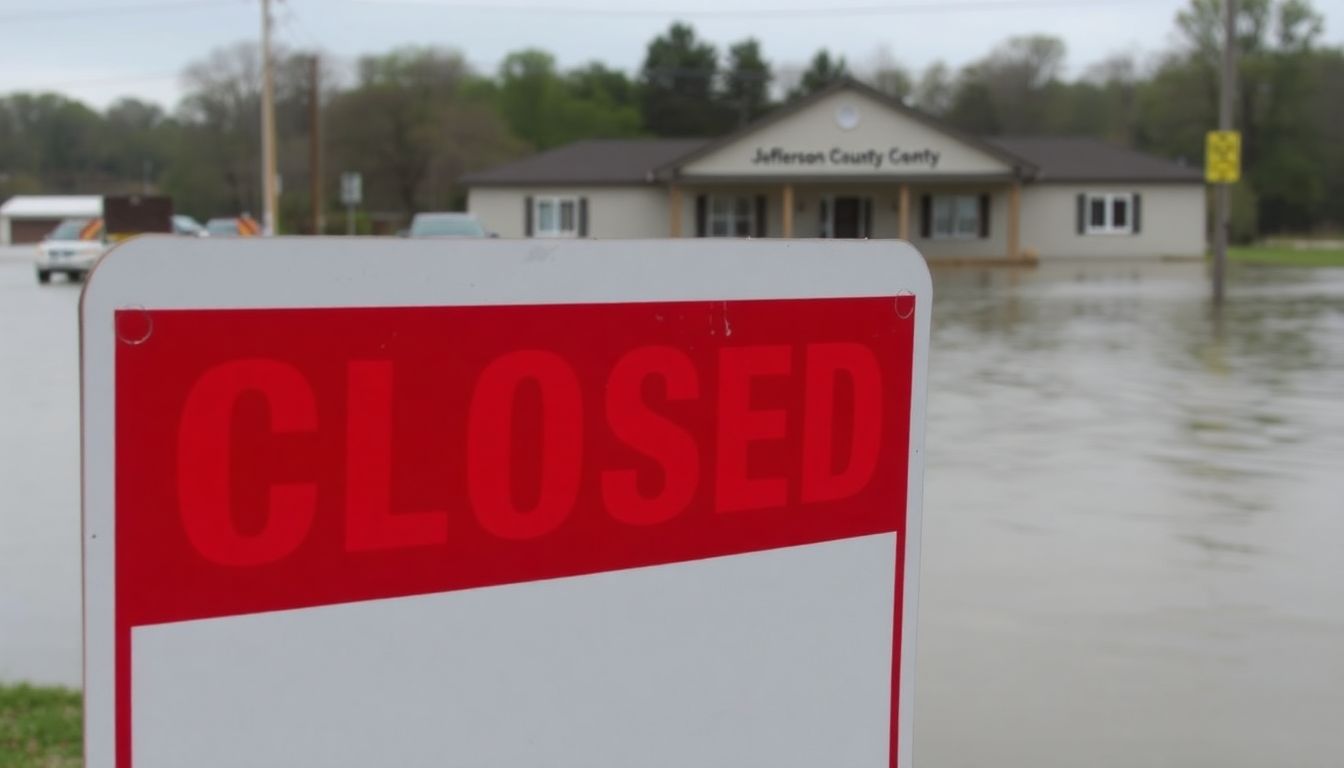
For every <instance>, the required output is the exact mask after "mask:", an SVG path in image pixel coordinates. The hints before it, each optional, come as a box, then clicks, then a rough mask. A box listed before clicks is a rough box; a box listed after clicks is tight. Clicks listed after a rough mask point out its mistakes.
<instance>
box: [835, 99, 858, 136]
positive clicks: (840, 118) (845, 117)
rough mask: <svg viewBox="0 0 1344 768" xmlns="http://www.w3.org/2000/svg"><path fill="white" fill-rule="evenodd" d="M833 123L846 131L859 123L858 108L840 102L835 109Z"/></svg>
mask: <svg viewBox="0 0 1344 768" xmlns="http://www.w3.org/2000/svg"><path fill="white" fill-rule="evenodd" d="M835 124H836V125H838V126H840V127H841V128H844V129H845V130H846V131H848V130H849V129H851V128H855V127H857V126H858V124H859V110H857V109H855V108H854V105H853V104H842V105H840V108H839V109H837V110H835Z"/></svg>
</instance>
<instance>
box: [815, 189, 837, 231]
mask: <svg viewBox="0 0 1344 768" xmlns="http://www.w3.org/2000/svg"><path fill="white" fill-rule="evenodd" d="M830 202H831V200H830V198H828V197H823V198H821V205H818V206H817V213H818V215H819V218H820V221H818V222H817V231H818V232H820V233H821V236H822V237H835V233H834V232H831V231H830V227H829V226H828V223H829V222H828V221H827V216H828V215H829V213H828V211H829V210H830Z"/></svg>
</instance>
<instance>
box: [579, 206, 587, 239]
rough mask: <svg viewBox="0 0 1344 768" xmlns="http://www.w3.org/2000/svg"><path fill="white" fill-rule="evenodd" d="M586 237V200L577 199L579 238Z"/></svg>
mask: <svg viewBox="0 0 1344 768" xmlns="http://www.w3.org/2000/svg"><path fill="white" fill-rule="evenodd" d="M587 236H588V198H586V197H580V198H579V237H587Z"/></svg>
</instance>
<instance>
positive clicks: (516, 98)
mask: <svg viewBox="0 0 1344 768" xmlns="http://www.w3.org/2000/svg"><path fill="white" fill-rule="evenodd" d="M1221 8H1222V3H1221V2H1220V1H1219V0H1190V2H1189V4H1188V5H1187V6H1186V8H1185V9H1183V10H1182V11H1181V12H1180V13H1179V14H1178V15H1177V18H1176V19H1175V28H1176V32H1177V35H1176V39H1177V40H1178V42H1177V43H1176V44H1175V45H1174V46H1173V47H1171V48H1170V49H1169V50H1167V51H1165V52H1163V53H1161V54H1160V55H1158V56H1156V57H1155V58H1153V59H1151V60H1147V61H1140V60H1138V59H1137V58H1136V57H1134V56H1132V55H1129V54H1121V55H1116V56H1112V57H1110V58H1108V59H1106V60H1104V61H1101V62H1100V63H1097V64H1095V65H1093V66H1091V67H1090V68H1088V69H1087V70H1086V71H1084V72H1082V73H1081V74H1080V75H1078V76H1076V77H1073V78H1071V79H1070V78H1067V77H1065V75H1064V73H1065V63H1066V56H1067V49H1066V47H1065V44H1064V42H1063V41H1061V40H1059V39H1057V38H1053V37H1048V36H1027V37H1015V38H1012V39H1009V40H1006V41H1004V42H1003V43H1002V44H1000V45H998V46H997V47H995V48H994V49H993V50H991V51H990V52H989V53H988V54H986V55H985V56H984V57H982V58H981V59H979V60H977V61H974V62H972V63H970V64H968V65H966V66H964V67H961V68H959V69H954V68H952V67H950V66H948V65H946V64H944V63H934V64H932V65H930V66H929V67H927V68H925V69H924V70H923V71H922V72H919V73H915V72H912V71H910V70H909V69H907V68H905V67H903V66H902V65H900V64H899V62H896V61H895V60H894V59H892V58H891V57H890V56H889V55H882V56H880V57H879V60H878V61H877V62H875V63H873V64H870V65H868V66H866V67H863V68H861V70H862V71H858V69H857V68H855V67H853V66H852V65H851V64H850V63H848V62H846V61H845V59H844V58H843V57H839V56H836V55H834V54H833V53H831V52H829V51H827V50H824V49H823V50H821V51H818V52H817V54H816V55H815V56H814V57H813V58H812V60H811V61H810V62H809V63H808V65H807V66H806V67H805V68H801V69H790V68H788V67H776V66H773V65H772V64H771V62H769V61H768V60H767V59H766V58H765V56H764V53H763V52H762V50H761V46H760V44H759V42H758V41H756V40H754V39H747V40H742V41H739V42H737V43H734V44H731V45H729V46H727V47H726V49H725V50H722V51H721V50H719V49H718V48H717V47H716V46H714V45H712V44H711V43H709V42H707V41H705V40H703V39H701V38H699V37H697V35H696V32H695V30H694V29H693V28H692V27H691V26H689V25H687V24H682V23H676V24H673V25H671V27H670V28H669V29H668V30H667V31H666V32H664V33H662V34H660V35H658V36H657V37H655V38H654V39H653V40H652V41H650V42H649V44H648V47H647V51H646V54H645V58H644V62H643V64H642V66H641V67H640V69H639V70H638V71H637V72H635V73H633V74H627V73H626V72H623V71H621V70H619V69H614V68H611V67H608V66H606V65H603V64H601V63H598V62H593V63H589V64H585V65H583V66H579V67H575V68H570V69H562V68H561V67H560V66H558V64H557V62H556V60H555V58H554V57H553V56H552V55H551V54H549V53H547V52H546V51H542V50H537V49H528V50H522V51H518V52H515V53H512V54H510V55H509V56H507V57H506V58H505V59H504V61H503V62H502V63H501V64H500V66H499V67H498V69H497V71H495V72H493V73H481V72H478V71H475V70H474V69H473V68H472V67H471V66H469V65H468V63H467V61H466V59H465V58H464V57H463V55H462V54H461V53H460V52H458V51H455V50H451V49H446V48H434V47H428V48H425V47H417V48H401V49H397V50H393V51H390V52H387V53H383V54H377V55H370V56H365V57H362V58H361V59H359V61H358V62H357V64H356V66H355V71H354V73H353V76H351V77H347V78H344V79H345V82H338V78H337V77H336V74H335V73H334V72H332V71H324V72H323V73H322V74H323V76H322V77H321V78H320V82H322V83H324V85H323V86H322V87H321V88H320V92H318V93H314V92H313V89H312V87H311V79H310V76H311V70H312V67H313V64H312V62H313V58H314V56H316V54H315V53H313V52H306V51H279V52H278V54H277V62H278V64H277V72H276V115H277V131H278V141H279V144H278V146H279V158H280V160H279V163H280V168H279V170H280V174H281V179H282V190H281V216H280V218H281V226H282V228H283V230H285V231H293V232H304V231H312V228H313V226H314V225H313V222H312V221H311V217H310V215H309V213H308V212H309V210H310V200H309V191H308V190H309V173H310V170H311V169H310V167H309V151H308V148H309V141H310V137H311V135H312V133H313V129H314V125H313V124H312V123H313V118H312V114H313V109H312V107H313V99H315V98H316V99H317V100H318V104H319V106H320V109H319V110H318V113H317V114H318V118H317V119H318V121H319V123H318V126H317V127H318V128H320V133H321V136H322V140H321V155H322V158H323V166H324V173H323V177H324V178H323V180H324V184H323V189H324V190H325V192H324V195H325V197H326V199H327V203H328V205H327V207H328V208H329V209H331V210H332V211H333V212H334V211H335V210H337V206H338V204H339V203H338V201H337V200H336V199H335V198H336V179H337V178H338V176H339V174H340V173H341V172H345V171H355V172H359V173H361V174H363V177H364V195H365V202H364V205H363V209H365V210H369V211H373V212H375V214H374V219H375V220H374V221H369V220H365V221H364V222H363V223H362V226H363V227H366V228H367V227H369V226H374V225H380V226H381V228H382V229H388V228H393V227H396V226H399V225H400V224H401V223H402V222H404V221H405V219H406V218H408V217H409V216H410V214H412V213H414V212H415V211H419V210H433V209H445V208H453V207H460V206H461V204H462V202H463V198H464V194H465V191H464V190H463V189H462V188H461V186H460V185H459V184H458V183H457V178H458V177H459V176H461V175H462V174H463V173H465V172H468V171H472V170H476V169H480V168H486V167H489V166H492V165H495V164H498V163H500V162H503V161H506V160H509V159H513V158H516V157H520V156H523V155H525V154H528V153H530V152H534V151H537V150H544V149H548V148H551V147H555V146H559V145H562V144H565V143H568V142H571V141H575V140H579V139H584V138H626V137H640V136H658V137H692V136H705V137H709V136H716V135H722V134H724V133H726V132H728V131H731V130H733V129H734V128H735V127H737V126H740V125H743V124H745V123H747V122H749V121H751V120H754V119H756V118H758V117H760V116H761V115H763V114H765V113H766V112H768V111H769V110H771V109H773V108H775V107H776V106H778V105H780V104H781V103H785V102H788V101H791V100H794V99H798V98H801V97H804V96H806V95H808V94H810V93H813V92H815V91H817V90H819V89H822V88H825V87H826V86H828V85H829V84H831V83H832V82H834V81H836V80H838V79H840V78H845V77H856V78H858V79H861V80H864V81H866V82H868V83H869V84H870V85H872V86H874V87H875V88H877V89H878V90H880V91H882V92H884V93H887V94H888V95H890V96H892V97H895V98H898V99H901V100H903V101H905V102H906V103H908V104H910V105H912V106H915V107H917V108H919V109H921V110H924V111H926V112H928V113H930V114H932V115H934V116H936V117H939V118H942V119H943V120H945V121H947V122H948V123H949V124H951V125H952V126H953V127H955V128H958V129H961V130H963V131H966V132H969V133H974V134H983V135H1021V134H1046V135H1048V134H1059V135H1065V134H1068V135H1092V136H1098V137H1102V138H1105V139H1107V140H1109V141H1112V142H1115V143H1118V144H1122V145H1126V146H1131V147H1135V148H1138V149H1142V150H1146V151H1150V152H1153V153H1156V154H1159V155H1163V156H1166V157H1173V158H1180V159H1183V160H1185V161H1187V162H1190V163H1191V164H1200V163H1201V162H1202V155H1203V140H1204V133H1205V132H1206V131H1207V130H1209V129H1210V128H1212V127H1213V126H1215V125H1216V119H1217V107H1218V66H1219V60H1220V55H1221V54H1220V51H1221V40H1220V37H1221V33H1220V30H1221V27H1222V23H1221V12H1222V11H1221ZM1323 27H1324V22H1323V19H1322V17H1321V15H1320V14H1319V13H1318V12H1316V11H1315V10H1314V9H1313V7H1312V6H1311V5H1310V3H1309V1H1308V0H1242V2H1241V3H1240V8H1239V19H1238V47H1239V50H1240V52H1241V60H1240V77H1239V89H1238V109H1237V121H1238V125H1239V128H1240V129H1241V131H1242V132H1243V147H1244V168H1245V177H1244V181H1243V182H1242V183H1241V184H1239V185H1237V186H1236V188H1235V190H1234V229H1235V234H1236V236H1237V237H1238V238H1239V239H1243V240H1244V239H1250V238H1253V237H1255V236H1258V235H1264V234H1275V233H1313V232H1338V231H1340V230H1341V229H1344V142H1341V141H1339V136H1340V135H1341V134H1340V126H1341V125H1344V49H1341V48H1339V47H1331V46H1325V45H1322V44H1321V36H1322V33H1323ZM318 60H319V61H321V59H320V58H319V59H318ZM259 62H260V57H259V52H258V49H257V47H256V46H255V45H251V44H238V45H234V46H232V47H228V48H224V49H220V50H217V51H214V52H212V53H210V54H208V55H207V56H206V57H205V58H204V59H202V60H201V61H198V62H196V63H193V64H191V65H190V66H188V67H187V68H186V70H185V71H184V73H183V81H182V82H183V91H184V95H183V96H182V98H181V100H180V102H179V103H178V105H177V106H176V107H175V108H174V109H173V110H172V111H165V110H164V109H162V108H161V107H159V106H157V105H155V104H152V103H149V102H146V101H143V100H138V99H134V98H126V99H122V100H120V101H117V102H115V103H113V104H112V105H111V106H110V107H108V108H107V109H106V110H103V111H101V112H99V111H96V110H93V109H91V108H89V107H88V106H86V105H84V104H82V103H80V102H78V101H75V100H72V99H69V98H66V97H64V96H61V95H59V94H54V93H37V94H29V93H16V94H12V95H9V96H7V97H4V98H0V199H3V198H5V197H7V196H9V195H12V194H18V193H37V192H44V193H77V192H83V193H114V192H121V193H124V192H134V191H142V190H150V191H156V192H162V193H165V194H170V195H172V196H173V198H174V200H175V202H176V205H177V207H178V209H179V210H182V211H185V212H188V213H192V214H195V215H197V216H199V217H207V216H215V215H235V214H237V213H240V212H251V213H253V214H256V213H258V212H259V210H260V207H261V206H260V186H261V185H260V181H259V179H260V172H261V168H260V160H259V158H260V136H259V131H258V128H257V126H258V124H259V121H260V116H259V113H260V91H261V85H260V82H261V76H260V63H259ZM330 218H332V219H333V220H335V219H337V218H338V217H335V216H333V217H330ZM340 226H341V225H340V223H339V222H334V223H333V226H332V229H339V228H340Z"/></svg>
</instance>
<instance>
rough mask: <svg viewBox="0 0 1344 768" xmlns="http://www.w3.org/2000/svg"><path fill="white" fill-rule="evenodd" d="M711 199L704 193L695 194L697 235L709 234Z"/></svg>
mask: <svg viewBox="0 0 1344 768" xmlns="http://www.w3.org/2000/svg"><path fill="white" fill-rule="evenodd" d="M708 209H709V200H708V199H707V198H706V197H705V196H704V195H696V196H695V236H696V237H704V236H705V235H707V234H709V232H708V230H707V226H708V224H709V220H708V214H709V210H708Z"/></svg>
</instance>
